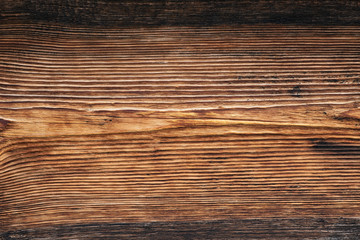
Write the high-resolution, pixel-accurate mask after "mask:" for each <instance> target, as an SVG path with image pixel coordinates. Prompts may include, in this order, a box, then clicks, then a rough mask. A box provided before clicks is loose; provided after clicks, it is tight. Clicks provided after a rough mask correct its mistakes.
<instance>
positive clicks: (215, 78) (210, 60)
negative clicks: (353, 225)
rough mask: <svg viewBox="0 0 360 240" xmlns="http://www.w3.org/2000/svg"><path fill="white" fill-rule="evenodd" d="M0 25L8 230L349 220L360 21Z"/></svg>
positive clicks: (354, 192)
mask: <svg viewBox="0 0 360 240" xmlns="http://www.w3.org/2000/svg"><path fill="white" fill-rule="evenodd" d="M0 28H1V29H0V31H1V33H2V34H1V35H0V36H1V37H0V51H1V55H0V67H1V75H0V78H1V84H0V99H1V102H0V118H1V119H2V120H1V122H0V125H1V126H0V129H1V131H2V132H1V135H0V136H1V146H2V148H1V167H0V170H1V175H0V177H1V181H0V187H1V197H0V203H1V204H0V206H1V211H0V220H1V222H2V227H1V228H2V231H3V232H4V234H5V232H9V231H16V230H21V229H31V228H33V229H42V228H43V227H51V226H54V225H59V226H60V225H66V226H71V225H76V224H97V223H99V222H100V223H108V224H110V223H114V224H115V223H117V224H118V223H119V222H120V223H121V222H122V223H131V224H135V223H142V222H159V221H160V222H172V221H175V222H178V221H185V222H186V221H188V222H194V221H200V220H201V221H214V220H223V221H227V220H228V219H254V218H261V219H262V218H272V217H278V218H283V219H287V218H304V219H305V218H306V219H308V218H318V219H320V218H334V217H335V218H337V217H358V216H359V215H358V212H359V210H360V201H359V200H360V195H359V193H360V192H359V191H360V189H359V186H360V185H359V181H360V175H359V169H360V162H359V160H360V159H359V156H360V135H359V132H360V128H359V114H358V112H359V110H358V109H359V108H358V106H359V105H358V104H359V100H360V94H359V76H360V71H359V70H360V62H359V59H358V57H359V46H360V45H359V43H360V38H359V35H360V31H359V28H357V27H351V26H348V27H346V26H337V27H325V26H320V27H305V26H295V25H292V26H282V25H257V26H247V25H243V26H237V27H212V28H207V27H151V28H138V29H134V28H110V29H102V28H97V27H71V28H68V27H67V26H66V25H59V24H56V25H55V24H53V25H49V24H46V25H45V24H43V23H42V22H38V23H36V24H35V23H33V24H24V23H8V24H2V25H1V27H0ZM239 221H240V220H239ZM254 221H255V220H254ZM263 221H267V220H263ZM282 221H287V220H282ZM169 224H171V223H169ZM221 224H222V223H221ZM221 224H220V226H222V225H221ZM264 224H267V223H264ZM225 225H226V224H225ZM300 225H301V224H300ZM309 225H311V224H309ZM134 226H137V225H134ZM232 226H234V227H235V225H232ZM60 228H61V227H60ZM76 228H77V227H76ZM190 228H191V227H190ZM235 228H236V227H235ZM259 228H263V226H260V227H259ZM300 228H301V227H300ZM325 228H326V227H325ZM70 229H71V228H70ZM77 229H78V228H77ZM86 229H87V228H85V230H84V231H90V233H91V232H92V231H93V230H91V229H90V230H86ZM264 229H266V227H264ZM289 229H291V227H289ZM63 230H64V229H63V228H62V230H61V231H63ZM36 231H37V230H36ZM39 231H40V232H39V234H45V235H46V234H50V233H46V231H47V230H39ZM64 231H65V230H64ZM76 231H77V230H76ZM79 231H80V230H79ZM134 231H142V230H134ZM161 231H162V230H161ZM225 231H226V230H225V229H224V230H223V232H222V233H219V234H226V233H225ZM259 231H260V230H259ZM284 231H285V230H284ZM286 231H288V230H286ZM65 232H66V231H65ZM281 233H282V232H280V233H279V234H281ZM9 234H10V233H9ZM9 234H8V235H3V236H4V237H5V236H10V235H11V234H10V235H9ZM14 234H15V235H16V234H20V235H18V236H22V235H21V234H22V233H19V232H17V233H16V232H15V233H14ZM26 234H30V235H29V236H31V234H33V233H31V232H28V233H26ZM26 234H25V235H24V236H26ZM64 234H65V233H64ZM81 234H88V233H81ZM129 234H130V235H129V236H132V235H131V234H133V233H129ZM142 234H143V233H142ZM158 234H160V235H161V234H162V233H161V232H160V233H158ZM199 234H200V233H199ZM229 234H230V233H229ZM234 234H235V233H234ZM249 234H250V233H249ZM289 234H290V233H289ZM309 234H310V235H311V234H313V235H311V236H315V237H316V236H318V235H317V234H319V233H318V232H317V231H314V232H312V233H309ZM343 234H346V232H344V233H343ZM160 235H159V236H158V237H159V238H160V237H161V236H163V235H161V236H160ZM310 235H309V236H310ZM65 236H71V235H65ZM114 236H115V235H114ZM176 236H178V235H176V234H175V235H174V237H176ZM217 236H219V237H221V236H222V235H217ZM223 236H224V237H227V236H230V235H223ZM234 236H236V234H235V235H234ZM244 236H247V235H244ZM248 236H249V237H251V236H252V235H251V234H250V235H248ZM273 236H274V238H276V236H278V235H273ZM4 237H3V238H4ZM63 238H64V239H65V238H66V237H63ZM179 238H180V239H181V237H179ZM229 238H230V237H229ZM5 239H12V238H11V237H5ZM20 239H21V238H20Z"/></svg>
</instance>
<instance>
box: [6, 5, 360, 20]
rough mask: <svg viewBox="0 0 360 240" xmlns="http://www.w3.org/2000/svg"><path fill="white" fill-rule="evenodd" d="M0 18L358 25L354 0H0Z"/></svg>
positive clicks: (357, 9)
mask: <svg viewBox="0 0 360 240" xmlns="http://www.w3.org/2000/svg"><path fill="white" fill-rule="evenodd" d="M1 2H2V4H1V5H0V19H1V18H3V19H14V18H15V19H19V18H30V19H38V20H46V21H50V22H63V23H76V24H85V25H99V26H149V25H156V26H158V25H167V26H168V25H176V26H178V25H186V26H188V25H198V26H204V25H207V26H212V25H224V24H230V25H233V24H259V23H281V24H305V25H358V24H359V23H360V16H359V11H360V4H359V1H357V0H341V1H338V0H322V1H309V0H237V1H233V0H210V1H209V0H181V1H179V0H146V1H145V0H121V1H116V0H2V1H1Z"/></svg>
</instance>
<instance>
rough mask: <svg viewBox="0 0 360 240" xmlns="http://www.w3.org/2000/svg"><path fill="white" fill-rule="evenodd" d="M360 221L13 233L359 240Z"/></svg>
mask: <svg viewBox="0 0 360 240" xmlns="http://www.w3.org/2000/svg"><path fill="white" fill-rule="evenodd" d="M359 224H360V222H359V220H358V219H344V218H336V219H327V218H325V219H323V218H315V219H314V218H309V219H276V218H273V219H246V220H227V221H197V222H152V223H128V224H106V223H105V224H87V225H70V226H69V225H63V226H56V227H53V226H50V227H43V228H37V229H25V230H20V231H10V232H8V233H6V234H4V235H3V236H2V237H3V239H6V240H12V239H17V240H24V239H60V240H61V239H164V240H165V239H182V240H188V239H304V238H306V239H359V237H360V231H359Z"/></svg>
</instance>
